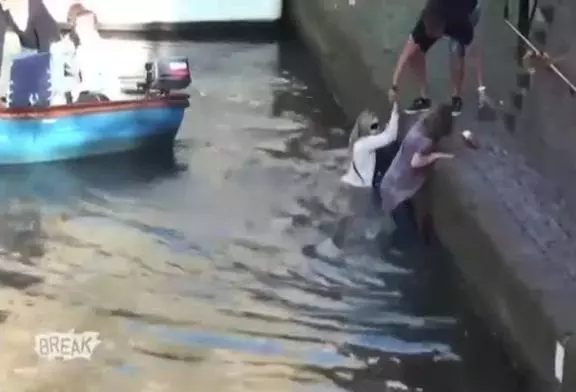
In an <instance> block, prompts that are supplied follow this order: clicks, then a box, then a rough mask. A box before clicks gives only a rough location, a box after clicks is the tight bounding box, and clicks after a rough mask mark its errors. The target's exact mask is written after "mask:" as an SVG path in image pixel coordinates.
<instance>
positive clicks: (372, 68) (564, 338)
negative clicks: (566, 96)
mask: <svg viewBox="0 0 576 392" xmlns="http://www.w3.org/2000/svg"><path fill="white" fill-rule="evenodd" d="M422 3H423V0H422V1H420V0H419V1H411V2H406V1H401V0H386V1H384V0H378V1H375V0H323V1H321V0H292V1H291V2H290V12H291V15H292V17H293V19H294V21H295V23H296V26H297V28H298V29H299V31H300V33H301V36H302V37H303V38H304V40H305V42H306V43H307V44H308V45H309V47H310V48H311V49H312V51H313V52H314V53H315V54H316V57H317V59H318V61H319V62H320V63H321V66H322V68H323V70H324V73H325V77H326V79H327V81H328V83H329V85H330V86H331V87H332V88H333V90H334V92H335V94H336V96H337V98H338V99H339V101H340V103H341V104H342V106H343V108H344V109H345V110H346V112H347V113H348V114H349V116H350V117H351V118H352V117H354V116H355V115H356V114H357V113H358V112H359V110H361V109H362V108H364V107H369V108H373V109H375V110H376V111H377V112H378V113H381V114H384V115H386V114H387V111H388V104H387V102H386V97H385V95H386V90H387V88H388V86H389V81H390V78H391V72H392V70H393V67H394V63H395V61H396V56H397V55H398V53H399V51H400V49H401V47H402V45H403V44H404V41H405V39H406V37H407V36H408V34H409V32H410V29H411V27H412V24H413V23H414V20H415V18H416V16H417V15H418V13H419V10H420V7H421V5H422ZM482 11H483V15H484V17H483V19H482V22H481V26H480V29H479V34H480V35H481V37H482V39H483V40H484V42H485V44H484V45H483V49H484V50H483V58H484V64H485V79H486V85H487V87H488V91H489V94H490V95H491V97H492V98H493V100H494V102H495V105H496V106H497V110H496V114H497V120H496V121H494V122H491V123H485V122H479V121H478V120H477V118H476V113H475V109H474V106H475V104H474V99H475V95H474V90H475V89H474V88H473V81H472V80H469V81H468V87H469V88H468V91H470V93H468V94H467V96H465V102H466V104H467V107H466V108H465V110H464V113H463V115H462V116H461V117H460V118H459V119H458V121H457V127H458V128H459V129H464V128H470V129H472V130H473V131H475V132H476V133H477V135H478V136H479V138H480V139H481V141H482V144H483V149H482V150H481V151H478V152H471V151H466V150H465V149H462V148H458V146H456V145H452V146H449V148H454V149H455V150H456V151H457V159H456V160H454V161H453V162H447V163H442V164H440V165H439V166H438V167H437V168H436V175H435V179H434V181H433V183H432V187H431V188H430V193H429V194H428V195H427V197H428V198H429V199H430V200H431V210H430V211H428V212H429V213H431V215H432V216H433V218H434V219H433V220H434V229H435V231H436V233H437V235H438V237H439V238H440V240H441V241H442V243H443V244H444V245H445V246H446V247H447V249H448V251H449V253H450V254H451V255H452V256H453V260H454V263H455V265H456V266H457V267H458V268H459V269H460V271H461V272H462V275H463V276H464V278H465V279H466V282H467V283H468V287H469V288H470V291H471V292H473V293H475V297H476V298H477V299H478V304H480V309H482V310H483V311H484V312H485V315H486V316H487V317H488V319H489V320H490V322H491V325H492V326H493V328H494V329H495V330H496V331H497V332H498V333H499V335H500V336H501V337H502V339H503V340H504V342H505V343H506V344H507V347H508V348H509V349H510V352H511V353H513V355H514V357H515V358H516V359H517V360H518V362H519V363H521V364H522V366H525V367H527V368H529V369H530V370H531V375H532V376H533V377H532V379H530V380H529V383H528V384H529V385H530V388H531V389H528V387H524V388H523V389H522V390H523V391H529V390H534V391H550V390H556V389H557V388H558V387H560V386H561V388H562V390H563V391H574V390H576V384H575V381H576V380H574V377H573V375H574V374H576V360H575V356H576V352H575V351H574V350H575V349H576V347H574V346H575V345H576V344H575V343H574V339H572V336H573V335H574V334H576V311H574V309H575V308H574V306H573V301H574V299H576V263H575V261H576V241H575V239H576V221H574V220H573V219H571V218H570V216H569V214H567V213H566V208H565V205H566V200H565V199H564V198H563V197H562V195H561V194H560V193H558V192H557V189H558V186H557V183H556V182H554V181H551V180H550V179H549V178H547V177H545V176H542V175H541V174H540V173H539V172H538V171H536V170H534V168H533V166H531V165H530V164H529V161H528V160H527V159H526V155H525V152H526V150H525V148H520V147H519V143H518V140H519V139H521V138H522V137H523V136H522V131H521V129H520V128H521V127H520V126H519V124H520V121H521V120H522V118H523V116H525V114H524V112H525V111H526V110H527V109H522V107H521V105H518V99H517V95H518V80H519V79H518V77H519V76H522V70H521V69H519V68H518V66H517V62H516V60H515V54H516V47H517V40H516V37H515V36H514V35H513V33H512V32H511V30H510V29H509V28H508V27H507V26H506V25H505V23H504V21H503V2H502V1H501V0H484V5H483V10H482ZM447 58H448V56H447V48H446V45H445V44H439V45H437V47H435V48H434V49H433V50H432V51H431V53H430V55H429V75H430V77H429V81H430V84H431V93H432V96H433V98H436V99H443V98H447V97H449V89H448V86H447V82H448V67H447V65H448V64H447ZM469 79H471V78H469ZM402 91H403V92H405V91H409V89H408V88H407V87H403V88H402ZM403 98H404V99H408V98H410V97H409V95H405V96H404V97H403ZM531 127H532V128H531V129H533V130H534V132H536V131H537V129H538V128H539V126H538V124H537V123H534V124H532V125H531ZM559 347H560V350H558V348H559ZM562 350H567V355H566V357H565V358H566V361H565V362H564V363H562V364H560V365H564V366H556V363H555V357H556V354H557V352H559V351H560V352H561V351H562ZM559 367H561V368H562V367H563V368H565V369H564V374H565V377H564V379H563V380H560V379H559V377H558V375H559V374H558V370H559ZM559 381H562V382H560V383H559Z"/></svg>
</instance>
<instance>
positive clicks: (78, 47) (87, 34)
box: [65, 4, 121, 101]
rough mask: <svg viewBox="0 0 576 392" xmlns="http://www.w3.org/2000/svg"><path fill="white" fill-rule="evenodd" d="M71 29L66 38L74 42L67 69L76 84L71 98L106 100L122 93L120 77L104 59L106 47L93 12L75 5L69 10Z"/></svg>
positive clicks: (75, 99)
mask: <svg viewBox="0 0 576 392" xmlns="http://www.w3.org/2000/svg"><path fill="white" fill-rule="evenodd" d="M68 23H70V25H71V27H72V31H71V33H70V35H69V37H68V38H65V39H69V40H70V41H71V42H72V43H73V45H74V54H73V60H72V64H69V66H70V67H69V68H70V70H71V72H72V73H73V74H75V75H74V76H75V77H76V78H77V79H78V81H79V83H78V84H77V86H75V88H74V89H73V92H72V95H73V98H74V101H86V100H108V99H109V98H118V97H120V96H121V88H120V80H119V78H118V75H117V74H116V73H115V72H114V70H113V68H112V67H111V65H110V63H109V62H108V61H106V55H107V52H106V47H105V44H104V40H103V39H102V37H101V36H100V33H99V32H98V19H97V17H96V14H95V13H94V12H92V11H91V10H88V9H86V8H84V7H83V6H81V5H78V4H74V5H72V6H71V7H70V9H69V12H68Z"/></svg>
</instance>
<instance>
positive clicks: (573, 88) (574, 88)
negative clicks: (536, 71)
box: [504, 18, 576, 94]
mask: <svg viewBox="0 0 576 392" xmlns="http://www.w3.org/2000/svg"><path fill="white" fill-rule="evenodd" d="M504 21H505V22H506V24H507V25H508V27H510V28H511V29H512V31H513V32H514V33H515V34H516V35H517V36H518V37H519V38H520V39H521V40H522V41H524V43H525V44H526V45H527V46H528V47H529V48H530V49H531V50H532V51H533V52H534V54H535V55H537V56H542V52H541V51H539V50H538V48H537V47H536V46H534V44H533V43H532V42H530V40H529V39H528V38H526V37H525V36H524V34H522V33H521V32H520V31H518V29H517V28H516V26H514V24H512V23H511V22H510V21H509V20H508V18H506V19H505V20H504ZM547 66H548V67H550V69H551V70H552V71H553V72H554V73H555V74H556V75H557V76H558V77H559V78H560V79H562V80H563V81H564V83H566V84H567V85H568V87H570V93H572V94H575V93H576V86H575V85H574V84H573V83H572V82H571V81H570V79H568V78H567V77H566V76H565V75H564V74H563V73H562V72H561V71H560V70H559V69H558V67H556V65H555V64H547Z"/></svg>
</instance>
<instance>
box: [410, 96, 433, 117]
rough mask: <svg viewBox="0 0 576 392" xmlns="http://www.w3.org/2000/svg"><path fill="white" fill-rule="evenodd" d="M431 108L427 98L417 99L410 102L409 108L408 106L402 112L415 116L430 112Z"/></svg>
mask: <svg viewBox="0 0 576 392" xmlns="http://www.w3.org/2000/svg"><path fill="white" fill-rule="evenodd" d="M431 106H432V103H431V102H430V99H429V98H422V97H418V98H416V99H415V100H414V101H412V104H411V105H410V106H408V107H407V108H406V109H405V110H404V112H405V113H406V114H416V113H422V112H427V111H428V110H430V107H431Z"/></svg>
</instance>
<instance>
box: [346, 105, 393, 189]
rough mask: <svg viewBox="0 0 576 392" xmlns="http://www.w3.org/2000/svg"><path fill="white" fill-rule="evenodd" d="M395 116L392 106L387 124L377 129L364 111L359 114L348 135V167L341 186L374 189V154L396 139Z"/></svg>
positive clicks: (372, 116)
mask: <svg viewBox="0 0 576 392" xmlns="http://www.w3.org/2000/svg"><path fill="white" fill-rule="evenodd" d="M398 123H399V112H398V105H397V104H394V107H393V109H392V114H391V116H390V119H389V120H388V124H387V125H386V127H385V128H384V129H382V128H381V126H380V122H379V119H378V117H377V116H376V115H375V114H374V113H372V112H370V111H367V110H364V111H362V112H361V113H360V115H359V116H358V118H357V119H356V122H355V124H354V128H352V132H351V134H350V139H349V143H348V152H349V156H350V164H349V168H348V171H347V172H346V174H345V175H344V176H343V177H342V182H343V183H345V184H348V185H350V186H352V187H358V188H369V187H372V186H374V183H375V180H374V179H375V175H376V174H377V172H378V171H379V170H378V169H380V168H377V161H378V159H377V153H378V151H379V150H381V149H382V148H383V147H386V146H389V145H391V144H392V143H394V142H395V141H396V140H397V138H398Z"/></svg>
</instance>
